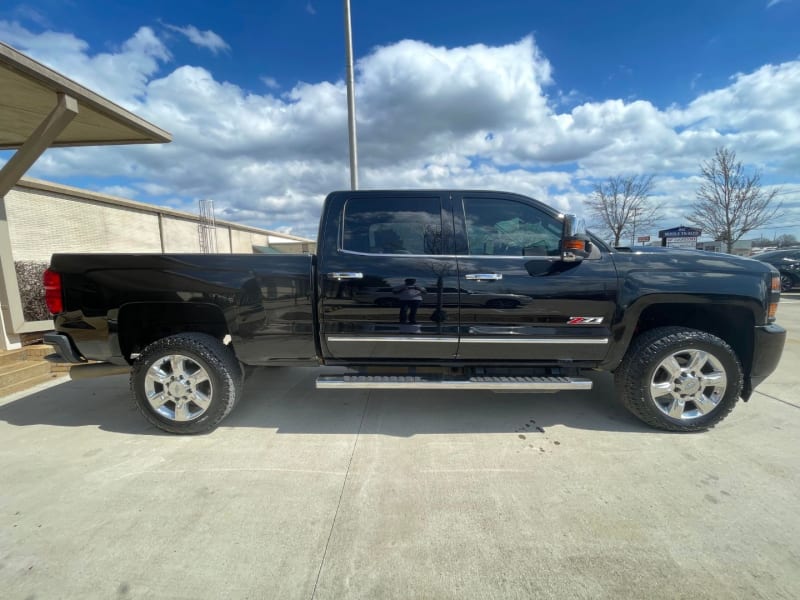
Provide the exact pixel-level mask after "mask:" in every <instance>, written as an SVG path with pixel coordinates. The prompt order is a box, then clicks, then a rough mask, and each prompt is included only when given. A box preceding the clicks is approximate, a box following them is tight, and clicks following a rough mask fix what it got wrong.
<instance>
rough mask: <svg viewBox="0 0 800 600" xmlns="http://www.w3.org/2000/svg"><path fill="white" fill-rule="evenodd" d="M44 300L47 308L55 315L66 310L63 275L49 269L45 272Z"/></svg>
mask: <svg viewBox="0 0 800 600" xmlns="http://www.w3.org/2000/svg"><path fill="white" fill-rule="evenodd" d="M44 302H45V304H47V310H49V311H50V312H51V313H53V314H54V315H57V314H58V313H62V312H64V300H63V299H62V297H61V275H59V274H58V273H56V272H55V271H51V270H50V269H47V270H46V271H45V272H44Z"/></svg>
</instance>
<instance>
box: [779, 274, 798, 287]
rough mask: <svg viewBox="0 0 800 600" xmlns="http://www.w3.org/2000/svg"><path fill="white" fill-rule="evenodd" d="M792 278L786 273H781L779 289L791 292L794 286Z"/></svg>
mask: <svg viewBox="0 0 800 600" xmlns="http://www.w3.org/2000/svg"><path fill="white" fill-rule="evenodd" d="M794 285H795V282H794V278H793V277H792V276H791V275H788V274H786V273H781V291H782V292H791V291H792V288H793V287H794Z"/></svg>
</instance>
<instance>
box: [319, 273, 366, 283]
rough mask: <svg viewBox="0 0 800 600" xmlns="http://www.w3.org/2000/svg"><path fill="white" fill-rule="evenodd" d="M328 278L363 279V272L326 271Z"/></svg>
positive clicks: (337, 279) (339, 279) (338, 279)
mask: <svg viewBox="0 0 800 600" xmlns="http://www.w3.org/2000/svg"><path fill="white" fill-rule="evenodd" d="M328 279H335V280H336V281H341V280H342V279H364V274H363V273H328Z"/></svg>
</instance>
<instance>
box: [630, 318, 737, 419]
mask: <svg viewBox="0 0 800 600" xmlns="http://www.w3.org/2000/svg"><path fill="white" fill-rule="evenodd" d="M615 380H616V385H617V390H618V393H619V394H620V399H621V401H622V403H623V404H624V405H625V407H626V408H627V409H628V410H630V411H631V412H632V413H633V414H634V415H636V416H637V417H639V418H640V419H641V420H642V421H644V422H645V423H647V424H648V425H651V426H653V427H657V428H659V429H666V430H668V431H703V430H706V429H710V428H711V427H713V426H714V425H716V424H717V423H719V422H720V421H721V420H722V419H724V418H725V417H726V416H727V415H728V413H730V412H731V410H733V407H734V405H735V404H736V402H737V401H738V399H739V395H740V394H741V390H742V367H741V365H740V364H739V359H738V358H737V356H736V354H735V353H734V351H733V350H732V349H731V347H730V346H729V345H728V344H727V343H725V341H723V340H721V339H720V338H718V337H717V336H715V335H712V334H710V333H706V332H704V331H698V330H695V329H687V328H683V327H659V328H657V329H652V330H650V331H646V332H644V333H643V334H641V335H640V336H639V337H638V338H636V339H635V340H634V341H633V343H632V344H631V346H630V348H629V349H628V352H627V354H626V355H625V358H624V360H623V362H622V365H620V368H619V369H618V370H617V372H616V373H615Z"/></svg>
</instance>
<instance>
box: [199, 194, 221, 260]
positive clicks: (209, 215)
mask: <svg viewBox="0 0 800 600" xmlns="http://www.w3.org/2000/svg"><path fill="white" fill-rule="evenodd" d="M199 204H200V221H199V222H198V223H197V236H198V238H199V239H200V252H202V253H203V254H216V252H217V224H216V221H215V220H214V201H213V200H200V201H199Z"/></svg>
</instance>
